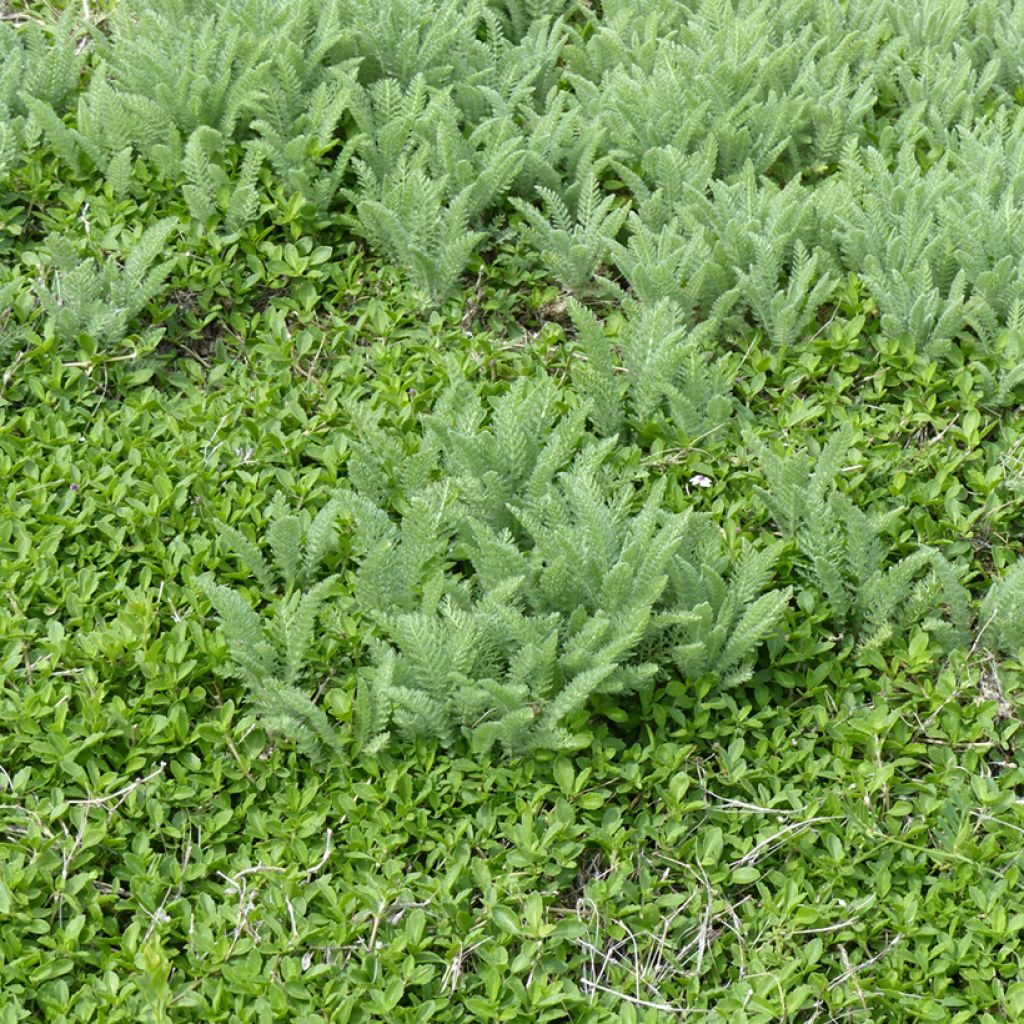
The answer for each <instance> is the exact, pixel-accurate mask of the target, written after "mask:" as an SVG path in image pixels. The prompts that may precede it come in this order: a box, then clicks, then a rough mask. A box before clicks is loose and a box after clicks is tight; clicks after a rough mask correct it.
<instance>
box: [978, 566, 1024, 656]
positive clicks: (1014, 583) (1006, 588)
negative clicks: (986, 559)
mask: <svg viewBox="0 0 1024 1024" xmlns="http://www.w3.org/2000/svg"><path fill="white" fill-rule="evenodd" d="M978 626H979V630H978V636H977V640H978V643H979V644H980V645H983V646H984V647H985V648H987V649H990V650H991V649H995V650H997V651H999V652H1000V653H1002V654H1005V655H1007V656H1009V657H1015V658H1016V657H1020V656H1021V655H1022V654H1024V561H1018V562H1017V563H1016V564H1015V565H1013V566H1012V567H1011V568H1010V569H1009V571H1008V572H1006V573H1005V574H1004V575H1003V576H1001V577H999V578H998V579H996V580H995V582H994V583H993V584H992V586H991V587H990V588H989V591H988V593H987V594H986V595H985V598H984V600H983V601H982V603H981V608H980V610H979V613H978Z"/></svg>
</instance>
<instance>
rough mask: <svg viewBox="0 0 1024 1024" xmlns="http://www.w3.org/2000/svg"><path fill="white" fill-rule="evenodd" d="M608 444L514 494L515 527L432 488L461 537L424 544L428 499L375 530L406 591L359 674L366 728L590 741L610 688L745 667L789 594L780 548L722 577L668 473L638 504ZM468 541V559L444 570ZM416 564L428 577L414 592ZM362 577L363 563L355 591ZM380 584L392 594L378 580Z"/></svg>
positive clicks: (732, 672) (567, 743)
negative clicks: (675, 499)
mask: <svg viewBox="0 0 1024 1024" xmlns="http://www.w3.org/2000/svg"><path fill="white" fill-rule="evenodd" d="M610 450H611V449H610V447H609V445H608V444H585V445H584V446H583V447H582V448H580V449H579V450H578V451H577V452H576V454H575V455H574V457H573V458H572V461H571V463H570V464H569V466H568V467H567V468H565V469H564V470H563V471H562V472H561V473H559V474H558V475H557V476H556V477H555V479H554V480H553V481H552V482H551V483H550V484H548V486H547V487H545V489H544V491H543V492H542V493H541V494H540V495H533V496H532V497H531V496H530V495H529V494H525V495H524V497H526V498H527V502H526V504H524V505H520V504H518V503H516V502H511V503H509V505H508V510H509V512H510V513H511V515H512V517H513V518H514V519H515V521H516V523H517V524H518V527H519V530H518V531H517V532H515V533H514V532H513V531H512V530H510V529H507V528H497V527H495V526H494V525H491V524H489V523H487V522H485V521H483V520H482V519H480V518H477V517H476V516H474V515H473V514H472V513H471V512H470V510H469V509H466V508H459V504H458V502H457V501H456V502H454V504H453V506H452V509H451V512H450V513H449V512H448V510H447V509H445V508H444V504H443V503H442V502H440V501H436V500H435V501H433V502H431V503H430V504H431V506H432V507H433V508H435V509H436V510H437V515H438V516H443V517H444V518H446V519H447V520H448V529H449V530H451V531H453V534H452V537H453V539H452V540H451V541H447V542H445V541H444V540H442V543H440V544H438V545H436V546H435V547H434V548H433V549H430V548H429V547H425V546H423V544H422V541H421V540H419V539H417V538H418V534H419V533H420V532H421V531H422V530H423V529H424V526H423V523H424V513H425V512H426V509H417V508H411V509H410V510H409V512H408V513H406V515H404V516H403V517H402V520H401V524H400V525H394V526H392V528H391V531H390V534H391V535H390V538H388V539H385V540H384V543H383V544H381V539H382V538H381V537H380V535H378V537H377V538H374V540H375V547H374V548H373V551H374V552H377V551H381V550H386V551H387V552H389V554H390V553H392V552H393V553H394V554H393V556H392V557H393V563H394V571H393V579H394V580H395V582H396V592H399V593H401V594H402V595H403V599H402V603H401V604H399V605H398V607H396V608H383V609H381V610H380V611H378V612H377V614H376V618H377V621H378V624H379V626H380V629H381V633H382V635H383V637H384V643H383V644H381V645H380V646H379V649H378V652H377V657H376V666H375V668H374V669H373V670H372V671H371V672H369V673H367V675H366V676H365V677H364V679H363V680H362V681H361V684H360V694H359V698H358V700H357V708H360V709H362V710H361V711H360V713H361V714H362V715H364V716H369V720H368V721H364V722H363V723H362V724H360V726H359V732H360V735H361V736H363V737H365V738H367V739H368V740H371V742H372V745H373V746H379V745H380V743H382V742H383V741H384V733H385V731H386V729H387V728H388V725H389V720H390V722H391V723H393V725H392V727H394V728H397V730H398V731H399V732H401V733H403V734H407V735H408V734H414V735H424V736H428V737H430V738H434V739H437V740H439V741H441V742H442V743H451V742H454V741H455V739H456V738H457V737H459V736H460V735H463V736H465V737H467V738H468V739H469V741H470V742H471V743H472V744H473V745H474V746H476V747H480V748H484V749H487V748H490V747H491V746H493V745H494V744H496V743H497V744H499V745H500V746H501V747H502V748H503V749H505V750H506V751H507V752H510V753H524V752H529V751H532V750H536V749H558V748H562V747H571V746H576V745H578V744H579V743H580V742H585V738H584V734H581V733H580V732H579V729H580V727H581V725H582V724H583V722H584V720H585V717H586V714H585V713H586V710H587V708H588V707H589V706H590V705H591V703H592V701H593V700H594V699H595V698H596V697H598V696H599V695H603V696H606V697H616V696H620V695H622V694H623V693H628V692H631V691H634V690H635V689H636V688H637V687H639V686H640V685H642V684H643V683H644V682H646V681H647V680H649V679H651V678H652V677H654V676H655V675H656V674H658V673H659V672H666V671H667V672H671V673H674V674H675V673H678V674H681V675H682V676H683V677H684V678H688V679H690V680H697V679H701V678H708V677H711V678H714V679H716V680H718V681H720V682H721V681H725V680H735V679H737V678H741V677H742V676H743V675H744V674H745V673H746V671H747V669H748V666H749V664H750V662H751V660H752V658H753V656H754V654H755V653H756V649H757V647H758V645H759V644H760V642H761V641H762V640H764V639H765V638H766V636H768V635H769V634H770V633H772V632H773V631H774V629H775V627H776V625H777V623H778V621H779V618H780V616H781V614H782V612H783V609H784V607H785V605H786V603H787V600H788V592H787V591H780V590H774V591H769V592H768V593H764V590H765V587H766V585H767V584H768V582H769V579H770V575H771V573H770V568H771V563H772V561H773V557H774V552H759V553H757V554H753V553H752V552H750V551H748V552H747V554H746V555H745V556H744V558H742V559H741V560H740V563H739V565H738V567H737V569H736V572H735V573H734V575H733V576H732V577H731V578H726V577H723V576H722V575H721V574H720V573H719V570H720V569H721V568H722V557H721V550H720V547H721V542H720V538H719V537H718V536H717V532H716V531H715V530H714V529H713V528H711V527H710V524H709V523H707V521H706V520H705V519H704V518H703V517H701V516H699V515H697V514H696V513H691V512H687V513H676V514H672V513H669V512H667V511H666V510H665V509H664V508H663V498H664V482H663V481H662V482H659V483H656V484H655V485H654V486H653V487H652V488H651V490H650V491H649V494H648V497H647V499H646V501H645V502H644V503H643V505H642V506H641V507H640V508H639V509H636V508H635V507H634V489H633V487H632V486H630V485H618V486H616V485H615V484H614V477H613V476H611V475H610V474H609V473H608V472H607V471H606V468H605V467H604V465H603V463H604V461H605V459H606V458H607V456H608V454H609V452H610ZM526 490H527V491H528V488H527V489H526ZM527 506H528V507H527ZM367 511H370V510H367ZM364 514H365V513H364ZM371 514H372V515H376V516H377V517H381V516H382V515H383V512H382V510H373V511H372V512H371ZM378 521H380V520H379V519H378ZM435 522H436V520H435ZM407 530H411V531H412V533H411V536H408V537H407V536H406V532H407ZM429 535H430V531H428V536H429ZM441 536H442V538H443V537H444V533H443V531H442V533H441ZM363 544H365V539H364V541H363ZM360 546H362V545H360ZM446 547H447V550H446ZM456 553H457V555H458V557H459V559H460V560H462V561H464V562H467V563H468V564H469V566H470V567H471V570H472V571H471V572H470V573H469V574H468V575H460V576H453V575H452V574H450V573H445V572H444V571H443V569H444V567H445V565H446V563H450V562H452V561H454V558H455V557H456ZM424 556H425V557H424ZM369 557H370V558H372V557H373V555H372V554H370V556H369ZM410 573H418V574H419V578H420V579H421V580H422V582H421V583H420V584H419V585H418V586H416V587H413V588H412V590H413V591H414V593H413V594H411V593H410V588H409V586H408V580H409V579H410ZM373 576H374V578H375V579H374V582H376V579H379V567H378V566H377V565H374V573H373ZM412 579H416V576H415V575H414V576H412ZM399 580H401V581H403V582H402V583H399V582H398V581H399ZM364 581H366V582H369V580H367V578H366V571H365V567H362V566H361V567H360V569H359V571H358V572H357V575H356V586H357V592H360V593H361V592H362V590H363V582H364ZM370 591H371V592H372V593H373V594H374V596H375V599H376V600H377V601H378V602H379V601H380V590H379V588H378V587H376V586H371V588H370ZM415 591H418V594H415ZM410 598H413V600H412V604H411V605H410Z"/></svg>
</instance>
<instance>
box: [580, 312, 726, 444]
mask: <svg viewBox="0 0 1024 1024" xmlns="http://www.w3.org/2000/svg"><path fill="white" fill-rule="evenodd" d="M569 312H570V315H571V316H572V320H573V325H574V326H575V328H576V338H575V343H576V346H577V348H578V349H579V353H580V358H579V359H578V360H577V361H576V362H575V363H574V365H573V371H572V376H573V382H574V384H575V385H576V387H577V389H578V391H579V392H580V394H581V395H583V396H584V397H585V398H586V399H587V401H588V402H589V418H590V421H591V423H592V424H593V425H594V427H595V429H596V430H597V432H598V433H599V434H602V435H604V436H611V435H615V434H624V435H626V436H628V435H629V434H632V433H641V434H642V433H644V432H645V431H649V430H650V429H651V428H652V427H656V429H658V430H659V432H663V431H664V429H665V426H664V424H665V421H666V420H667V421H668V429H675V430H676V431H678V432H679V433H680V434H681V435H683V436H686V437H689V438H690V439H693V438H697V437H704V436H706V435H707V434H710V433H713V432H715V431H719V430H721V429H722V428H723V427H724V426H725V424H726V423H727V421H728V420H729V417H730V416H731V414H732V408H733V403H732V397H731V393H730V386H731V376H730V373H729V371H728V369H727V367H726V360H725V358H724V357H720V358H718V359H717V360H716V359H712V358H711V357H710V356H709V355H708V354H707V352H706V351H705V350H704V348H703V347H702V345H701V344H700V340H699V332H698V331H690V332H688V331H687V330H686V329H685V327H684V326H683V318H682V314H681V311H680V308H679V306H678V305H677V304H675V303H673V302H672V301H670V300H669V299H662V300H661V301H660V302H657V303H653V304H647V303H630V304H629V305H628V307H627V310H626V317H625V319H624V320H623V322H622V326H621V330H620V331H618V333H616V334H613V333H612V332H611V331H610V330H609V329H608V325H607V324H602V323H601V322H600V321H599V320H598V318H597V317H596V316H595V315H594V313H593V312H591V311H590V310H589V309H587V308H586V307H585V306H584V305H582V304H581V303H580V302H578V301H576V300H574V299H570V301H569Z"/></svg>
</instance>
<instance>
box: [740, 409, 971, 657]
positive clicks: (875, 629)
mask: <svg viewBox="0 0 1024 1024" xmlns="http://www.w3.org/2000/svg"><path fill="white" fill-rule="evenodd" d="M851 444H852V433H851V431H850V430H849V429H843V430H840V431H839V432H838V433H836V435H835V436H834V437H833V438H832V439H831V440H830V441H829V442H828V443H827V444H825V445H823V446H822V447H821V449H820V450H819V451H818V452H817V453H816V454H815V455H812V454H810V453H808V452H801V453H790V454H788V455H786V456H780V455H778V454H776V453H775V452H773V451H771V450H770V449H769V448H768V447H767V446H765V445H762V444H757V445H756V448H757V451H758V455H759V460H760V463H761V467H762V471H763V473H764V477H765V481H766V486H765V487H757V488H756V493H757V494H758V496H759V497H760V498H761V500H762V501H763V502H764V504H765V506H766V508H767V509H768V511H769V513H770V514H771V516H772V518H773V519H774V521H775V524H776V526H778V528H779V530H780V532H781V533H782V536H783V538H785V539H786V540H790V541H793V542H795V544H796V547H797V549H798V550H799V552H800V554H801V555H802V556H803V559H804V564H805V567H806V572H807V581H808V583H809V584H810V585H811V586H813V587H814V588H816V589H817V590H818V591H819V592H820V594H821V596H822V597H823V598H824V601H825V603H826V605H827V607H828V609H829V610H830V612H831V615H832V623H833V626H834V628H835V629H836V630H838V631H840V632H843V631H848V632H851V633H852V634H853V635H855V636H856V637H857V639H858V642H859V643H860V644H861V645H862V646H875V645H878V644H880V643H882V642H884V641H885V640H886V639H887V638H888V637H890V636H891V635H892V634H893V633H894V632H895V631H896V630H898V629H904V628H906V627H908V626H910V625H914V624H918V623H924V624H925V625H926V626H927V627H928V628H929V629H930V630H931V631H932V632H933V634H935V635H936V636H937V637H938V638H939V639H940V641H941V642H943V643H945V644H946V645H948V646H952V645H954V644H957V643H962V642H963V641H964V639H965V637H966V636H967V631H968V628H969V613H968V604H967V593H966V590H965V589H964V587H963V586H962V584H961V583H960V581H959V579H958V577H957V573H956V571H955V570H954V569H953V567H952V566H951V565H950V563H949V562H948V561H947V560H946V559H945V558H944V557H943V556H942V555H941V554H940V553H939V552H937V551H935V550H933V549H930V548H920V549H919V550H917V551H915V552H913V553H911V554H909V555H907V556H905V557H904V558H901V559H898V560H896V559H893V558H892V557H891V552H890V550H889V548H888V547H887V545H886V544H885V542H884V540H883V536H882V534H883V530H884V529H885V527H886V526H887V524H888V523H890V522H891V521H892V520H893V519H894V518H895V517H896V516H898V515H899V513H900V512H901V511H902V510H900V509H894V510H891V511H889V512H888V513H886V514H885V515H883V516H881V517H878V518H874V519H873V518H872V517H871V516H869V515H868V514H867V513H866V512H864V511H863V510H862V509H860V508H858V507H857V506H856V505H855V504H854V503H853V501H851V500H850V498H849V497H848V496H847V495H845V494H843V493H842V492H841V491H840V490H838V488H837V487H836V480H837V478H838V477H839V476H840V474H841V473H842V472H843V471H844V462H845V460H846V459H847V458H848V457H849V456H850V449H851Z"/></svg>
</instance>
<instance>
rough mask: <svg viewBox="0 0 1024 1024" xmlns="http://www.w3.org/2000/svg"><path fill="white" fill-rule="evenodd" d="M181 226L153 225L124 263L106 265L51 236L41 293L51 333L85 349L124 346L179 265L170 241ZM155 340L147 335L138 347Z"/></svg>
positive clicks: (170, 220) (151, 334)
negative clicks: (168, 250)
mask: <svg viewBox="0 0 1024 1024" xmlns="http://www.w3.org/2000/svg"><path fill="white" fill-rule="evenodd" d="M177 227H178V222H177V221H176V220H174V218H167V219H165V220H162V221H158V222H156V223H155V224H152V225H150V227H148V228H147V229H146V230H145V231H144V232H143V233H142V235H141V236H140V237H139V238H138V239H137V240H136V241H135V242H134V244H133V245H132V246H131V248H130V249H129V250H128V252H127V254H126V255H125V256H124V259H123V262H122V261H121V260H119V259H117V257H115V256H114V255H110V256H108V257H107V258H106V260H105V261H104V262H103V264H102V266H101V265H98V264H97V262H96V260H95V259H93V258H92V257H88V258H85V259H82V258H81V256H80V255H79V253H78V251H77V250H76V248H75V247H74V246H73V245H72V244H71V243H70V242H68V241H67V240H66V239H64V238H61V237H57V236H52V237H50V238H48V239H47V244H46V253H47V259H46V262H45V266H46V273H45V274H44V275H43V276H42V279H41V281H40V283H39V284H38V285H37V289H36V293H37V295H38V297H39V302H40V304H41V306H42V307H43V310H44V311H45V313H46V315H47V323H48V329H49V330H51V331H52V332H53V335H54V336H55V337H56V338H58V339H59V340H60V341H64V342H71V341H77V342H78V343H79V344H80V345H81V346H83V347H84V348H85V349H86V351H92V352H95V351H97V350H101V349H111V348H113V347H114V346H116V345H118V344H120V343H121V342H122V341H123V340H124V339H125V337H126V336H127V335H128V334H129V331H130V329H131V327H132V322H133V320H134V319H135V318H136V317H137V316H138V314H139V313H140V312H141V311H142V310H143V309H144V308H145V307H146V305H147V304H148V303H149V302H151V301H152V300H153V299H154V298H155V297H156V295H157V294H158V293H159V291H160V289H161V287H162V286H163V284H164V281H165V280H166V278H167V276H168V274H170V272H171V270H172V269H173V267H174V265H175V263H176V262H177V257H176V256H171V257H167V256H166V244H167V241H168V239H169V238H170V237H171V234H172V233H173V232H174V231H175V230H176V229H177ZM156 337H157V335H156V334H155V333H154V332H147V338H146V339H145V340H144V341H140V342H139V343H138V345H137V347H144V346H145V345H146V344H148V343H150V342H153V341H155V338H156Z"/></svg>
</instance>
